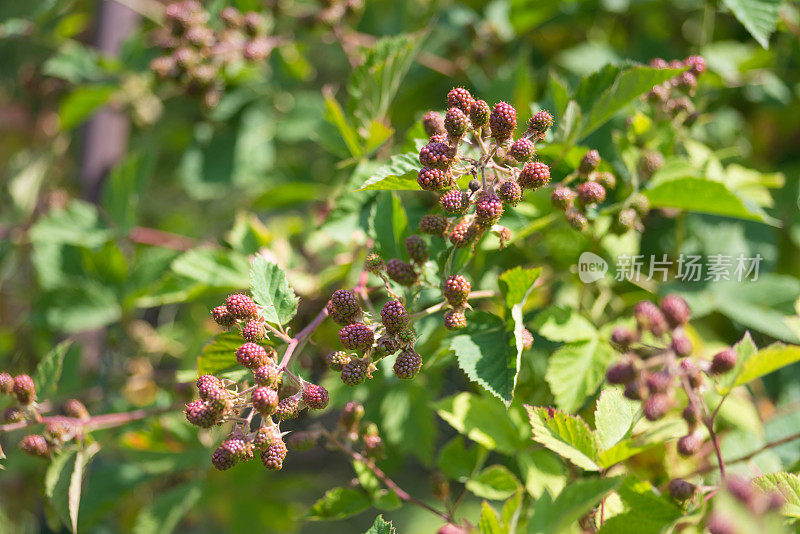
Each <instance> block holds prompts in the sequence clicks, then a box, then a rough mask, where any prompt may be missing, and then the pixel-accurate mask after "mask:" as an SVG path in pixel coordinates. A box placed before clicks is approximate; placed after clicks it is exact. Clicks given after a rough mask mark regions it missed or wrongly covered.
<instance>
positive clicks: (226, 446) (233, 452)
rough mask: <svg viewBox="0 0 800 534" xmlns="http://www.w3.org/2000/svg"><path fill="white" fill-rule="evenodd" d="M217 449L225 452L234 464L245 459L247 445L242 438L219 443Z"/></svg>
mask: <svg viewBox="0 0 800 534" xmlns="http://www.w3.org/2000/svg"><path fill="white" fill-rule="evenodd" d="M219 448H220V449H222V450H224V451H226V452H227V453H228V454H229V455H230V457H231V458H233V461H234V462H241V461H242V460H245V459H246V458H247V449H248V447H247V443H246V442H245V441H244V440H243V439H242V438H228V439H226V440H225V441H223V442H222V443H220V445H219Z"/></svg>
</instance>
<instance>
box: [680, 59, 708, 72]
mask: <svg viewBox="0 0 800 534" xmlns="http://www.w3.org/2000/svg"><path fill="white" fill-rule="evenodd" d="M683 64H684V65H685V66H687V67H689V72H691V73H692V74H694V75H695V76H700V75H701V74H703V73H704V72H705V71H706V60H705V59H704V58H703V56H689V57H687V58H686V59H684V60H683Z"/></svg>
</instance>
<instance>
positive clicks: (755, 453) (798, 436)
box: [681, 432, 800, 478]
mask: <svg viewBox="0 0 800 534" xmlns="http://www.w3.org/2000/svg"><path fill="white" fill-rule="evenodd" d="M796 439H800V432H797V433H795V434H791V435H789V436H785V437H783V438H780V439H776V440H774V441H769V442H767V443H765V444H764V445H762V446H761V447H759V448H758V449H756V450H754V451H752V452H749V453H747V454H745V455H743V456H739V457H738V458H734V459H733V460H728V461H727V462H726V464H727V465H731V464H740V463H742V462H746V461H748V460H751V459H753V458H754V457H756V456H758V455H759V454H761V453H762V452H765V451H768V450H770V449H774V448H775V447H779V446H781V445H784V444H786V443H789V442H792V441H794V440H796ZM713 470H714V466H713V465H707V466H703V467H699V468H697V469H695V470H694V471H692V472H691V473H689V474H688V475H686V476H684V477H681V478H688V477H691V476H694V475H702V474H704V473H708V472H709V471H713Z"/></svg>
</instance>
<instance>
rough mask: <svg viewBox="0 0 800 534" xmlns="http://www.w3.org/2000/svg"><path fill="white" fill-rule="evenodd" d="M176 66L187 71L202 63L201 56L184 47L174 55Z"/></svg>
mask: <svg viewBox="0 0 800 534" xmlns="http://www.w3.org/2000/svg"><path fill="white" fill-rule="evenodd" d="M172 59H173V60H174V61H175V64H176V65H177V66H178V67H179V68H180V69H181V70H183V71H187V70H189V69H191V68H192V67H194V66H195V65H197V64H198V63H199V62H200V54H199V53H197V52H196V51H194V50H192V49H191V48H186V47H182V48H179V49H177V50H175V52H174V53H173V54H172Z"/></svg>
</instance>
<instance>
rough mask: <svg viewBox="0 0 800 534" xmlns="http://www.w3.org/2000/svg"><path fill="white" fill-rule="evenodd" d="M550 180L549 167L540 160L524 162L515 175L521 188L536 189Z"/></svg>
mask: <svg viewBox="0 0 800 534" xmlns="http://www.w3.org/2000/svg"><path fill="white" fill-rule="evenodd" d="M549 181H550V167H548V166H547V165H545V164H544V163H542V162H541V161H534V162H530V163H526V164H525V165H524V166H523V167H522V170H521V171H520V173H519V176H518V177H517V182H519V185H520V187H522V189H532V190H534V191H535V190H537V189H539V188H540V187H542V186H545V185H547V183H548V182H549Z"/></svg>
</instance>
